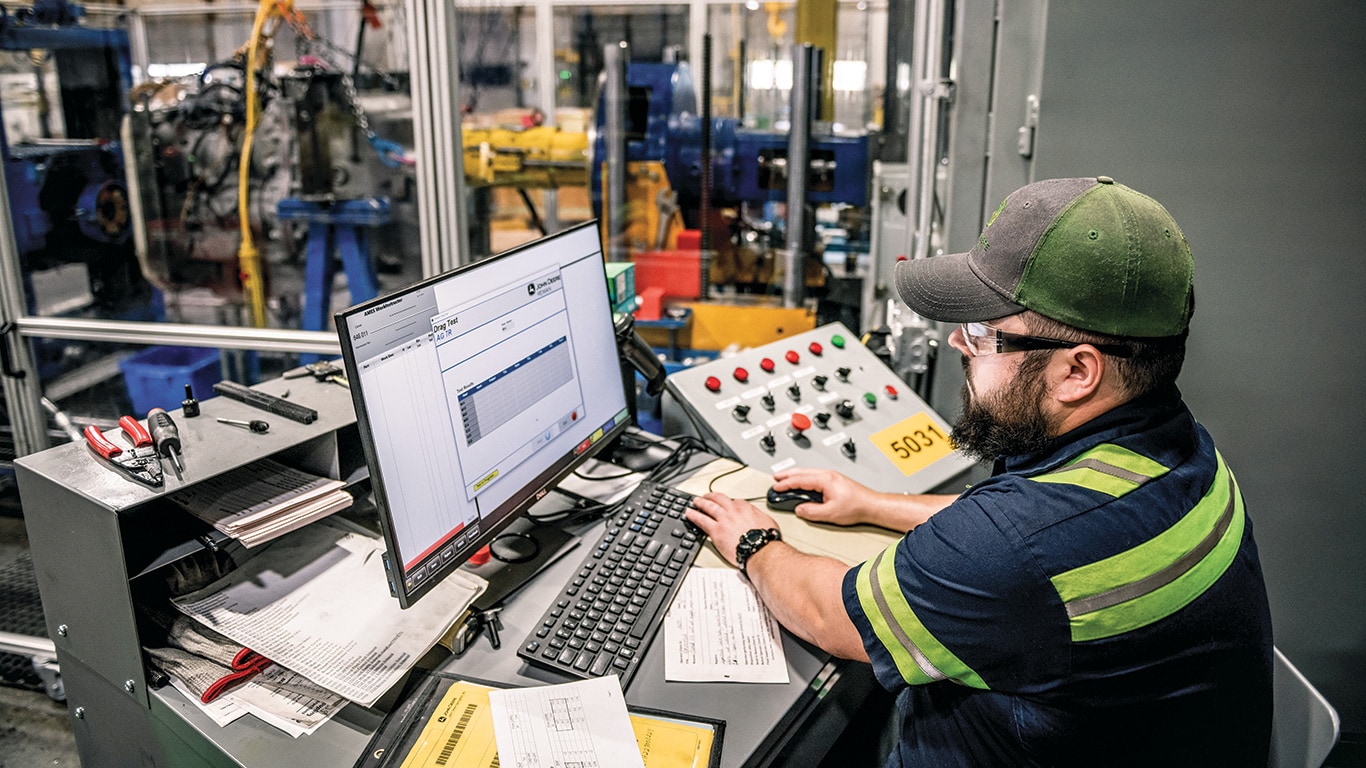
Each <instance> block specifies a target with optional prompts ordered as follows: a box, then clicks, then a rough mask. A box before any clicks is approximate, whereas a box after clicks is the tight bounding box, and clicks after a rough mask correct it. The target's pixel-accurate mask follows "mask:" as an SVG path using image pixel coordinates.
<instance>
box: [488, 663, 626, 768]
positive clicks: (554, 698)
mask: <svg viewBox="0 0 1366 768" xmlns="http://www.w3.org/2000/svg"><path fill="white" fill-rule="evenodd" d="M489 704H490V705H491V707H492V709H493V731H494V734H495V738H496V740H497V742H498V763H499V764H500V765H507V766H517V768H563V766H571V765H572V766H576V768H645V763H644V761H643V760H642V759H641V757H640V747H639V746H638V745H637V744H636V736H635V731H634V730H632V728H631V719H630V716H629V715H627V713H626V697H625V696H624V695H622V692H621V681H620V680H619V679H618V678H617V676H616V675H612V676H610V677H598V678H593V679H591V680H583V681H580V682H576V683H564V684H563V685H547V686H542V687H537V688H520V689H513V690H504V691H489Z"/></svg>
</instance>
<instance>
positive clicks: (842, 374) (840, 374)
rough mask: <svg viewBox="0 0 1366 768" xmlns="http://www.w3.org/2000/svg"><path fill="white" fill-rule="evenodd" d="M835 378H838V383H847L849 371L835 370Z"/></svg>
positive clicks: (846, 369)
mask: <svg viewBox="0 0 1366 768" xmlns="http://www.w3.org/2000/svg"><path fill="white" fill-rule="evenodd" d="M835 376H836V377H838V378H839V380H840V381H848V380H849V369H848V368H837V369H836V370H835Z"/></svg>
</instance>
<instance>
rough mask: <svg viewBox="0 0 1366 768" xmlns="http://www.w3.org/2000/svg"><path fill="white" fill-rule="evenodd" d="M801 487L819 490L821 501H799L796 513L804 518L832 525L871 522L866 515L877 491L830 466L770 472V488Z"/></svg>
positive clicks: (779, 489)
mask: <svg viewBox="0 0 1366 768" xmlns="http://www.w3.org/2000/svg"><path fill="white" fill-rule="evenodd" d="M793 488H804V489H806V490H808V491H818V492H819V493H820V494H821V496H822V497H824V500H823V501H822V502H821V503H819V504H817V503H815V502H806V503H804V504H798V505H797V509H796V510H795V512H796V513H797V517H800V518H802V519H803V520H811V521H813V522H817V523H833V524H835V525H858V524H859V523H867V522H871V521H870V520H869V519H868V517H867V514H868V511H869V506H870V502H872V501H873V500H875V499H876V497H877V496H878V494H877V492H875V491H873V490H872V489H871V488H868V487H867V486H864V485H860V484H859V483H856V482H854V481H853V480H850V479H849V478H848V477H845V476H844V475H842V474H840V473H839V472H836V471H834V470H832V469H811V468H806V467H794V468H792V469H784V470H781V471H778V472H775V473H774V474H773V489H774V490H775V491H787V490H791V489H793Z"/></svg>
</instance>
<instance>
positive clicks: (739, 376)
mask: <svg viewBox="0 0 1366 768" xmlns="http://www.w3.org/2000/svg"><path fill="white" fill-rule="evenodd" d="M735 380H736V381H738V382H740V383H741V384H743V383H745V382H746V381H749V371H747V370H745V369H744V368H736V369H735Z"/></svg>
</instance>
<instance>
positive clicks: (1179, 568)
mask: <svg viewBox="0 0 1366 768" xmlns="http://www.w3.org/2000/svg"><path fill="white" fill-rule="evenodd" d="M1218 461H1219V465H1218V470H1217V471H1216V472H1215V475H1214V483H1213V484H1212V485H1211V486H1210V489H1209V491H1208V492H1206V494H1205V497H1204V498H1203V499H1201V500H1200V501H1199V503H1197V504H1196V505H1195V507H1194V508H1193V509H1191V511H1190V512H1187V513H1186V515H1185V516H1184V517H1182V518H1181V519H1180V520H1178V521H1177V522H1176V524H1174V525H1173V526H1172V527H1170V528H1168V529H1167V530H1165V531H1163V532H1162V533H1160V534H1158V535H1157V536H1154V537H1153V538H1151V539H1149V540H1148V541H1146V542H1144V543H1142V544H1139V545H1138V546H1136V547H1134V548H1132V549H1129V550H1126V551H1124V552H1120V553H1119V554H1117V555H1113V556H1111V557H1107V558H1106V559H1104V560H1100V561H1098V562H1095V563H1091V564H1090V565H1084V566H1081V567H1080V568H1074V569H1072V570H1070V571H1067V572H1066V573H1061V574H1058V575H1057V576H1054V577H1053V578H1052V582H1053V587H1054V588H1055V589H1057V590H1058V596H1059V597H1061V598H1062V601H1063V604H1064V606H1065V607H1066V609H1067V615H1068V619H1069V623H1070V625H1071V629H1072V639H1073V640H1075V641H1078V642H1081V641H1085V640H1099V639H1101V638H1105V637H1113V636H1115V635H1119V634H1123V633H1124V632H1128V631H1129V630H1132V629H1137V628H1139V627H1143V626H1147V625H1148V624H1152V623H1153V622H1155V621H1159V620H1161V619H1164V618H1166V617H1168V616H1170V615H1172V614H1173V613H1176V612H1177V611H1179V610H1181V609H1182V608H1184V607H1185V606H1186V605H1187V604H1189V603H1190V602H1191V601H1192V600H1194V599H1195V598H1197V597H1199V596H1200V595H1201V594H1203V593H1204V591H1205V590H1206V589H1209V587H1210V585H1212V584H1214V582H1215V581H1218V579H1219V577H1220V576H1222V575H1223V574H1224V571H1226V570H1228V566H1229V564H1231V563H1232V562H1233V558H1234V557H1235V556H1236V555H1237V554H1238V547H1239V546H1240V545H1241V543H1242V539H1243V525H1244V520H1245V516H1244V507H1243V497H1242V494H1241V493H1240V492H1239V490H1238V483H1237V481H1236V480H1235V479H1234V477H1233V473H1232V472H1230V471H1229V469H1228V465H1226V464H1225V463H1224V458H1223V457H1222V456H1219V457H1218Z"/></svg>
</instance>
